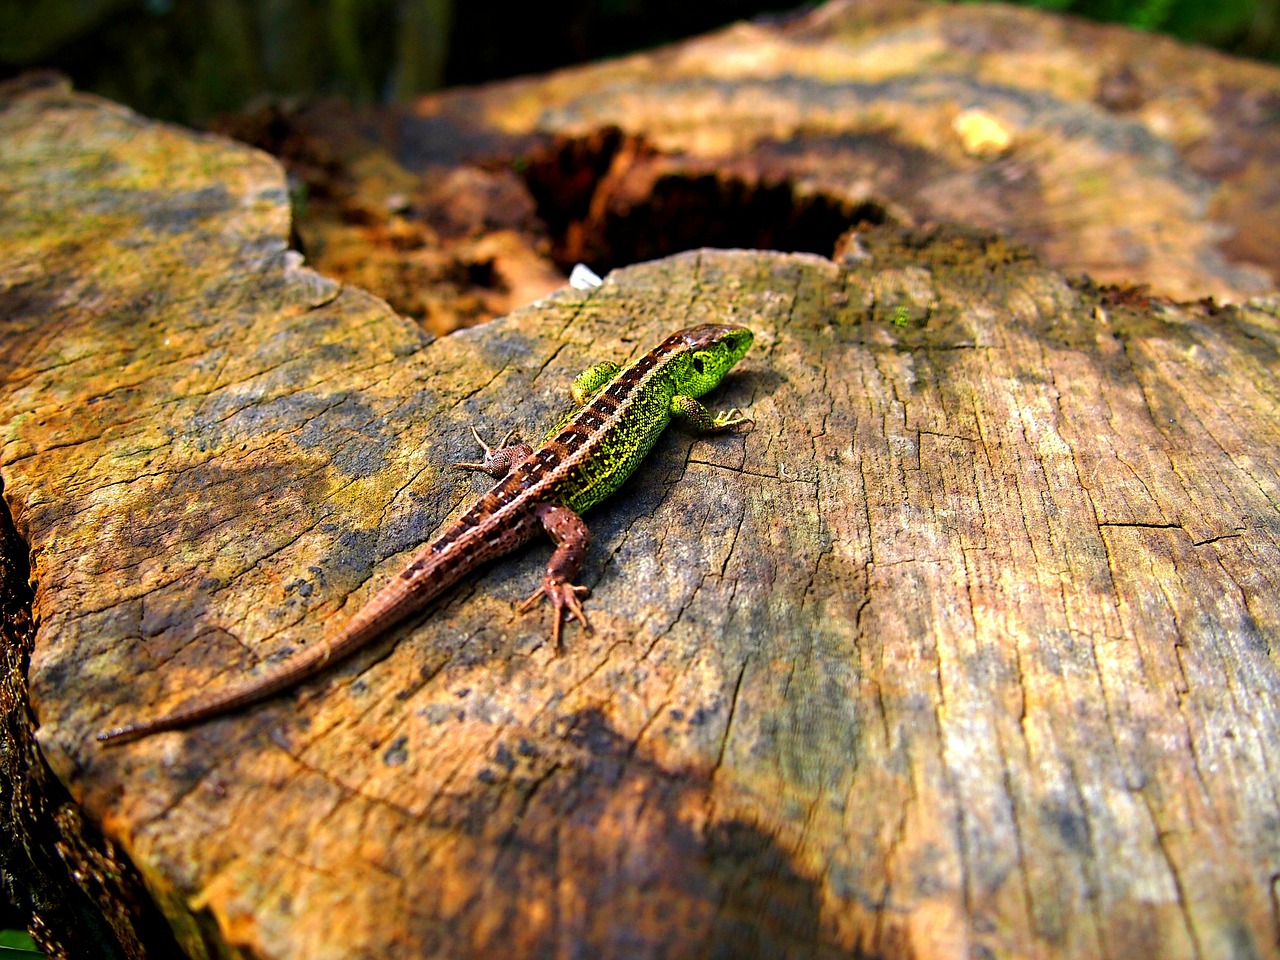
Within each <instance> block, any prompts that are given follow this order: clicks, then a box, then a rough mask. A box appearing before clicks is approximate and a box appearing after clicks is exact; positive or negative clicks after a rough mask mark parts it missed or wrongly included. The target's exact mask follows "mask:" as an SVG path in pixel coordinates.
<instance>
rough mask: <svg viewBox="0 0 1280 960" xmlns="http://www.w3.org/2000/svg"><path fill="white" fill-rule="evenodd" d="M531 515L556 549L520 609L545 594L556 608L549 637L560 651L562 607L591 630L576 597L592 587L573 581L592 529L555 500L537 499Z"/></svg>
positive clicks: (584, 593) (584, 557) (558, 651)
mask: <svg viewBox="0 0 1280 960" xmlns="http://www.w3.org/2000/svg"><path fill="white" fill-rule="evenodd" d="M533 515H534V516H535V517H537V519H538V522H539V523H541V524H542V529H543V530H545V531H547V536H549V537H550V538H551V539H552V540H553V541H554V542H555V545H556V549H555V552H554V553H553V554H551V559H550V560H549V561H547V569H546V572H544V573H543V575H542V585H541V586H539V587H538V589H537V590H535V591H534V592H533V594H532V596H530V597H529V599H528V600H526V601H525V602H524V603H522V604H521V605H520V612H521V613H523V612H525V611H526V610H528V609H529V608H530V607H532V606H533V605H534V603H536V602H537V600H538V598H539V597H546V598H547V599H548V600H550V601H551V606H552V607H554V608H555V621H554V622H553V624H552V627H551V641H552V643H553V644H554V645H555V648H556V653H557V654H559V653H560V627H561V624H562V623H563V622H564V613H565V611H568V613H569V617H570V618H571V619H576V620H577V621H578V622H579V623H581V624H582V628H583V629H584V630H586V631H587V632H588V633H590V632H591V624H590V623H588V622H587V617H586V614H584V613H583V612H582V604H581V603H580V602H579V601H578V598H579V597H585V596H586V595H587V594H588V593H590V592H591V591H590V590H589V589H588V588H586V587H583V586H578V585H575V584H574V582H573V579H574V577H576V576H577V575H578V571H579V570H580V569H581V568H582V561H583V560H584V559H586V556H587V547H588V545H589V544H590V543H591V532H590V531H589V530H588V529H587V525H586V524H585V523H583V522H582V518H581V517H580V516H578V515H577V514H576V513H574V512H573V511H572V510H570V509H569V508H568V507H562V506H559V505H558V504H553V503H540V504H538V506H536V507H534V508H533Z"/></svg>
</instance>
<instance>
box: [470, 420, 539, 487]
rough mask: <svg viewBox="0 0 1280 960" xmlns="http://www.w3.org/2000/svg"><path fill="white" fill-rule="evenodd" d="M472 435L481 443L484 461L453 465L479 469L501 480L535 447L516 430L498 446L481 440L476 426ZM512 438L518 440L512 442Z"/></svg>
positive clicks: (472, 430)
mask: <svg viewBox="0 0 1280 960" xmlns="http://www.w3.org/2000/svg"><path fill="white" fill-rule="evenodd" d="M471 435H472V436H473V437H475V438H476V443H478V444H480V449H481V450H483V451H484V462H482V463H455V464H454V465H453V466H454V469H456V470H478V471H480V472H481V473H487V474H489V475H490V476H491V477H497V478H498V479H499V480H501V479H502V478H503V477H505V476H506V475H507V474H508V473H510V472H511V468H512V467H514V466H515V465H516V464H517V463H519V462H520V461H521V460H524V459H526V458H528V457H529V455H530V454H532V453H533V447H531V446H529V444H527V443H525V442H524V441H523V440H521V439H520V438H519V437H517V436H516V432H515V431H514V430H512V431H510V432H509V433H508V434H507V435H506V436H505V437H503V438H502V441H501V442H500V443H499V444H498V446H497V447H496V448H495V447H491V446H489V445H488V444H487V443H485V442H484V441H483V440H481V439H480V434H479V433H477V432H476V428H475V427H472V428H471ZM512 440H515V441H516V442H515V443H511V441H512ZM508 444H510V446H508Z"/></svg>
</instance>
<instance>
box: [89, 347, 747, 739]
mask: <svg viewBox="0 0 1280 960" xmlns="http://www.w3.org/2000/svg"><path fill="white" fill-rule="evenodd" d="M752 340H753V335H752V333H751V331H750V330H748V329H747V328H746V327H739V326H734V325H732V324H703V325H702V326H697V327H689V328H688V329H685V330H679V331H677V332H676V333H673V334H672V335H671V336H669V337H667V339H665V340H663V341H662V343H660V344H658V346H656V347H654V348H653V349H652V350H651V351H649V352H648V353H646V354H645V355H644V356H643V357H641V358H640V359H639V360H637V361H636V362H635V363H633V364H632V365H631V366H629V367H628V368H627V369H626V370H620V369H619V367H618V365H617V364H616V363H610V362H604V363H598V364H595V365H594V366H591V367H588V368H587V369H586V370H585V371H583V373H582V374H581V375H579V376H578V378H577V379H576V380H574V382H573V386H572V387H571V388H570V392H571V394H572V396H573V400H574V402H575V404H576V405H577V408H578V409H577V410H576V411H574V412H573V413H571V414H570V415H569V416H568V417H567V418H566V419H565V420H564V421H563V422H562V423H561V424H560V425H559V426H558V427H556V428H555V429H553V430H552V431H551V433H550V434H548V435H547V438H546V439H545V440H544V441H543V444H542V446H540V447H539V448H538V449H537V450H534V449H533V448H532V447H531V446H530V445H529V444H527V443H522V442H519V441H517V442H516V443H514V444H511V445H509V446H508V445H507V442H508V441H509V440H511V436H510V435H509V436H508V437H507V438H506V440H504V441H503V442H502V443H501V444H499V449H491V448H490V447H489V446H488V445H487V444H485V443H484V441H483V440H481V439H480V436H479V434H477V433H476V432H475V430H474V428H473V429H472V433H473V434H474V435H475V438H476V440H477V441H478V442H479V443H480V446H481V448H482V449H483V450H484V455H485V458H484V461H483V462H481V463H459V464H455V466H457V467H459V468H462V469H465V470H479V471H483V472H485V473H488V474H491V475H492V476H494V477H497V478H498V483H497V484H496V485H495V486H494V487H493V488H492V489H491V490H490V491H489V492H488V493H486V494H485V495H484V496H483V497H481V498H480V500H479V502H478V503H476V505H475V506H474V507H472V508H471V509H470V510H468V511H467V512H466V513H465V514H463V516H462V517H461V518H460V519H459V520H457V521H456V522H455V523H453V524H451V525H450V526H449V527H448V528H447V529H446V530H444V532H442V533H441V534H440V535H439V536H438V537H436V538H435V539H434V540H433V541H431V542H430V543H429V544H427V545H426V546H424V547H423V548H422V549H421V550H420V551H419V552H418V553H417V555H416V556H415V557H414V558H413V560H412V561H410V563H409V565H408V566H407V567H405V569H404V570H403V571H401V572H400V573H399V574H398V575H397V576H396V577H395V578H394V579H393V580H392V581H391V582H390V583H388V584H387V585H386V586H385V587H383V588H382V589H381V590H380V591H379V592H378V593H377V594H375V595H374V596H373V598H372V599H370V600H369V602H368V603H367V604H365V605H364V606H363V607H362V608H361V609H360V610H358V611H357V612H356V613H355V614H354V615H353V616H352V617H351V619H350V620H348V621H347V622H346V623H345V624H344V625H343V626H342V627H341V629H339V630H338V631H337V632H336V633H335V634H334V635H333V636H332V637H330V638H328V639H327V640H324V641H322V642H321V643H319V644H316V645H315V646H313V647H311V648H310V649H308V650H306V651H305V652H303V653H301V654H298V655H297V656H295V657H293V658H292V659H290V660H288V661H286V662H285V663H284V664H282V665H281V666H280V667H279V668H278V669H276V670H274V671H270V672H267V673H265V674H262V675H260V676H256V677H247V678H245V679H244V680H242V681H241V682H239V683H236V684H232V685H231V686H230V687H228V688H227V689H225V690H222V691H218V692H214V693H212V694H209V695H207V696H204V697H197V698H195V699H194V700H191V701H189V702H188V703H186V704H183V705H181V706H179V707H178V708H177V709H176V710H175V711H174V712H173V713H170V714H166V715H163V716H161V717H159V718H157V719H155V720H144V721H140V722H137V723H131V724H128V725H126V726H123V727H119V728H117V729H115V730H111V731H108V732H106V733H102V734H100V735H99V736H98V739H99V740H100V741H102V742H104V743H127V742H129V741H130V740H136V739H138V738H140V737H144V736H148V735H149V734H152V733H159V732H160V731H162V730H174V729H178V728H180V727H185V726H189V725H191V724H194V723H198V722H200V721H202V720H206V719H209V718H210V717H215V716H219V715H221V714H224V713H229V712H230V711H232V710H237V709H240V708H242V707H246V706H249V705H251V704H254V703H258V702H260V701H262V700H264V699H266V698H267V697H269V696H271V695H272V694H275V693H277V692H279V691H281V690H284V689H287V688H289V687H292V686H294V685H296V684H298V683H300V682H302V681H303V680H305V679H307V678H309V677H311V676H313V675H314V674H316V673H317V672H319V671H320V670H321V669H323V668H324V666H325V665H326V664H328V663H329V662H331V661H336V660H339V659H341V658H343V657H346V656H349V655H350V654H352V653H354V652H355V651H356V650H357V649H359V648H360V647H362V646H363V645H365V644H366V643H368V642H369V641H370V640H372V639H373V638H374V637H376V636H377V635H378V634H380V633H382V632H383V631H385V630H387V629H388V628H389V627H391V626H392V625H393V624H395V623H398V622H399V621H400V620H403V619H404V618H405V617H406V616H408V615H409V614H410V613H412V612H413V611H414V610H417V609H419V608H420V607H422V606H423V605H424V604H426V603H428V602H429V601H430V600H432V599H434V598H435V597H437V596H439V595H440V594H441V593H442V592H443V591H444V590H446V589H448V588H449V587H450V586H452V585H453V584H455V583H457V582H458V581H459V580H460V579H462V578H463V577H464V576H465V575H466V574H468V573H469V572H471V571H472V570H474V569H475V568H476V567H478V566H479V565H481V564H482V563H485V562H486V561H489V560H492V559H494V558H495V557H499V556H502V555H503V554H506V553H510V552H511V551H512V550H514V549H516V548H517V547H519V546H520V545H522V544H524V543H526V542H528V541H529V540H530V539H531V538H532V537H533V536H534V535H535V534H536V533H537V531H538V530H539V529H541V530H543V531H545V532H546V533H547V534H548V535H549V536H550V537H551V539H552V541H554V543H555V551H554V552H553V553H552V555H551V560H550V561H549V562H548V563H547V568H546V571H545V573H544V574H543V576H542V584H541V585H540V586H539V587H538V589H537V590H536V591H534V593H533V595H532V596H530V597H529V599H528V600H526V601H525V602H524V604H523V605H522V606H521V607H520V609H521V611H524V610H528V609H529V608H530V607H531V606H532V605H533V604H534V603H535V602H536V601H537V600H538V598H539V597H545V598H546V599H547V600H548V601H549V602H550V603H551V606H552V608H553V609H554V612H555V619H554V621H553V625H552V630H551V639H552V643H553V644H554V646H555V649H556V651H557V653H558V652H559V650H560V629H561V624H562V623H563V621H564V619H565V617H566V615H567V616H568V617H569V618H571V619H576V620H578V621H579V622H580V623H581V624H582V626H583V629H585V630H588V631H589V630H590V629H591V625H590V623H588V622H587V618H586V615H585V614H584V613H583V611H582V604H581V602H580V599H579V598H580V597H582V596H584V595H585V594H586V593H587V589H586V587H582V586H578V585H576V584H574V582H573V580H574V578H575V577H576V576H577V574H578V570H579V569H580V568H581V566H582V561H583V559H584V558H585V556H586V552H587V545H588V543H589V542H590V535H589V533H588V531H587V527H586V524H585V523H583V522H582V518H581V517H580V516H579V514H581V513H583V512H584V511H586V510H587V509H589V508H590V507H593V506H595V505H596V504H597V503H599V502H600V501H601V500H603V499H604V498H605V497H607V496H609V494H611V493H613V492H614V491H615V490H617V489H618V487H619V486H621V484H622V482H623V481H624V480H626V479H627V477H628V476H630V475H631V473H632V471H634V470H635V468H636V466H637V465H638V464H639V463H640V461H641V460H642V459H643V458H644V455H645V454H646V453H648V452H649V450H650V449H651V448H652V447H653V445H654V443H655V442H656V441H657V439H658V437H659V436H660V435H661V434H662V431H663V430H664V429H665V428H666V426H667V424H668V422H670V420H671V418H672V417H673V416H674V417H677V418H679V419H681V420H683V421H685V422H687V423H688V424H689V425H691V426H692V427H693V428H695V429H696V430H699V431H701V432H703V433H717V432H719V431H722V430H727V429H729V428H730V427H734V426H737V425H739V424H746V423H750V422H751V421H750V420H749V419H747V418H746V417H744V416H743V415H742V414H741V413H740V412H739V411H737V410H730V411H728V412H726V413H722V414H718V415H716V416H712V415H711V414H710V413H708V412H707V410H706V408H704V407H703V406H702V404H700V403H699V402H698V401H697V399H696V398H697V397H700V396H702V395H703V394H704V393H706V392H707V391H709V390H711V389H713V388H714V387H715V386H717V385H718V384H719V383H720V381H721V379H722V378H723V377H724V375H725V374H726V373H728V372H729V370H730V368H732V367H733V365H734V364H735V363H737V362H738V361H739V360H740V359H742V356H743V355H744V354H745V353H746V352H747V350H748V348H750V346H751V342H752Z"/></svg>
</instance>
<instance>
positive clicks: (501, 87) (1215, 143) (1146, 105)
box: [221, 0, 1280, 333]
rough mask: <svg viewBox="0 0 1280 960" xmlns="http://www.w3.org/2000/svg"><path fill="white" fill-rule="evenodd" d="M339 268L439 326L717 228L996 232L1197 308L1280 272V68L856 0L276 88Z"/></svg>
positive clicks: (1092, 31)
mask: <svg viewBox="0 0 1280 960" xmlns="http://www.w3.org/2000/svg"><path fill="white" fill-rule="evenodd" d="M221 129H223V130H224V131H225V132H228V133H231V134H233V135H235V136H238V137H241V138H244V139H246V140H248V141H249V142H251V143H255V144H257V145H260V146H262V147H263V148H265V149H268V150H270V151H271V152H273V153H274V154H276V155H277V156H279V157H280V158H281V159H282V160H283V162H285V164H286V165H287V166H288V167H289V169H290V171H291V174H292V176H293V177H294V179H295V181H296V183H297V184H298V185H299V190H300V192H301V193H302V194H303V195H304V197H305V202H303V203H300V204H299V212H298V218H297V229H298V235H299V237H300V238H301V241H302V242H303V244H304V248H305V250H306V252H307V255H308V257H309V258H311V260H312V262H313V263H314V264H315V265H316V266H317V268H318V269H320V270H322V271H323V272H325V273H327V274H329V275H331V276H335V277H339V278H341V279H344V280H346V281H348V282H352V283H357V284H360V285H362V286H363V287H365V288H366V289H369V290H372V291H374V292H376V293H379V294H380V295H382V296H385V297H386V298H387V300H388V301H389V302H390V303H391V304H392V305H393V306H395V307H396V308H397V309H398V310H399V311H400V312H401V313H403V314H405V315H407V316H413V317H415V318H417V319H419V321H420V322H421V323H422V324H423V326H424V328H425V329H427V330H429V331H431V332H434V333H442V332H445V331H447V330H450V329H453V328H455V327H457V326H461V325H466V324H469V323H474V322H477V321H479V320H482V319H487V318H488V317H491V316H493V315H495V314H497V313H502V312H506V311H507V310H510V309H512V308H514V307H515V306H519V305H521V304H523V303H527V302H529V301H530V300H532V299H534V298H536V297H538V296H542V295H544V294H545V293H546V292H548V291H549V290H550V289H551V288H552V287H554V286H555V285H556V284H557V283H558V282H559V280H558V279H557V271H560V274H559V276H560V277H562V276H563V275H564V272H565V271H567V270H568V269H569V267H570V266H571V265H572V264H573V263H575V262H577V261H585V262H587V263H589V264H591V265H592V266H594V267H596V268H597V269H598V270H601V271H603V270H604V269H606V268H608V267H610V266H617V265H623V264H627V263H632V262H635V261H639V260H648V259H652V258H656V257H660V256H665V255H667V254H671V253H676V252H679V251H680V250H684V249H690V248H696V247H700V246H720V247H725V246H728V247H751V248H764V249H782V250H793V251H810V252H816V253H821V254H824V255H828V256H829V255H831V252H832V250H833V248H834V246H835V242H836V238H837V237H839V236H840V234H841V233H842V232H843V231H844V230H846V229H847V228H848V227H849V226H851V225H861V226H867V225H870V224H875V223H896V224H899V225H922V224H928V223H933V222H939V221H944V222H946V221H949V222H958V223H965V224H968V225H970V226H974V227H985V228H989V229H995V230H999V231H1001V232H1003V233H1005V234H1006V235H1008V236H1011V237H1013V238H1015V239H1018V240H1020V241H1021V242H1023V243H1025V244H1027V245H1028V246H1030V247H1031V248H1032V249H1034V250H1035V251H1036V252H1037V253H1038V254H1039V255H1040V256H1041V257H1043V258H1044V259H1045V260H1047V261H1048V262H1049V263H1051V264H1052V265H1054V266H1056V267H1058V268H1059V269H1060V270H1062V271H1063V272H1064V273H1066V274H1067V275H1069V276H1073V275H1077V274H1081V273H1087V274H1089V275H1090V276H1092V277H1093V278H1094V279H1095V280H1096V281H1098V282H1101V283H1111V284H1124V285H1144V284H1145V285H1147V286H1149V287H1150V288H1151V291H1152V292H1153V293H1156V294H1160V295H1163V296H1168V297H1173V298H1175V299H1188V300H1191V299H1197V298H1199V297H1203V296H1214V297H1217V298H1218V299H1219V300H1221V299H1223V298H1227V299H1232V300H1240V299H1242V298H1245V297H1249V296H1258V295H1264V294H1267V293H1270V292H1274V291H1275V290H1276V288H1277V285H1280V191H1278V190H1277V189H1276V188H1275V183H1276V177H1275V175H1274V171H1275V170H1276V169H1280V70H1277V68H1275V67H1274V66H1267V65H1263V64H1259V63H1250V62H1248V61H1243V60H1236V59H1232V58H1230V57H1226V56H1223V55H1221V54H1218V53H1215V52H1213V51H1209V50H1206V49H1203V48H1197V47H1189V46H1186V45H1183V44H1179V43H1177V42H1175V41H1173V40H1170V39H1167V38H1161V37H1156V36H1152V35H1151V34H1149V33H1146V32H1142V31H1137V30H1130V29H1126V28H1123V27H1117V26H1103V25H1098V24H1089V23H1086V22H1084V21H1082V20H1078V19H1074V18H1069V17H1064V16H1061V15H1057V14H1054V13H1050V12H1047V11H1039V10H1032V9H1024V8H1015V7H1008V6H1000V5H996V4H939V3H925V2H921V3H911V2H901V0H856V2H834V3H828V4H825V5H823V6H821V7H819V8H817V9H815V10H813V11H810V12H808V13H806V14H805V15H804V16H800V17H795V18H791V19H788V20H785V21H782V22H762V23H753V24H738V25H736V26H733V27H730V28H727V29H724V30H721V31H717V32H715V33H711V34H708V35H707V36H704V37H699V38H696V39H694V40H690V41H686V42H683V43H679V44H674V45H671V46H669V47H664V48H662V49H659V50H655V51H652V52H646V53H641V54H637V55H634V56H630V57H625V58H621V59H618V60H611V61H608V62H604V63H598V64H589V65H586V66H581V67H575V68H573V69H569V70H564V71H558V72H556V73H554V74H550V75H547V76H543V77H533V78H525V79H520V80H515V81H507V82H502V83H494V84H488V85H485V86H482V87H478V88H471V89H462V90H450V91H444V92H442V93H440V94H436V95H433V96H431V97H427V98H424V99H423V100H421V101H420V102H418V103H417V104H415V105H414V106H413V107H412V108H404V107H395V108H391V109H387V110H383V111H353V110H351V109H349V108H345V107H343V106H341V105H340V104H336V103H333V102H322V103H312V104H305V103H304V104H298V103H292V104H289V105H280V104H276V105H272V106H268V107H264V108H263V109H261V110H259V111H255V112H253V113H251V114H248V115H245V116H240V117H233V118H226V119H225V120H224V121H223V122H222V124H221Z"/></svg>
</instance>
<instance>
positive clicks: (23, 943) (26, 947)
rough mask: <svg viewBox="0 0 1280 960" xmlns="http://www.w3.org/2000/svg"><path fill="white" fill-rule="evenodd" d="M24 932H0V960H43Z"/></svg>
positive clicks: (34, 943)
mask: <svg viewBox="0 0 1280 960" xmlns="http://www.w3.org/2000/svg"><path fill="white" fill-rule="evenodd" d="M43 958H44V954H43V953H41V952H40V951H39V950H37V949H36V942H35V941H34V940H32V939H31V937H29V936H28V935H27V933H26V931H25V930H0V960H43Z"/></svg>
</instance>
